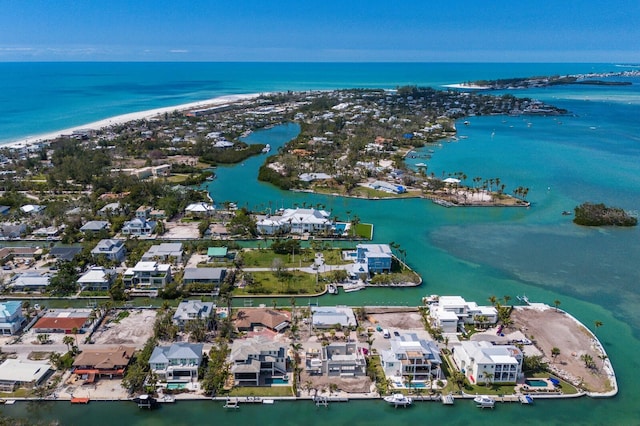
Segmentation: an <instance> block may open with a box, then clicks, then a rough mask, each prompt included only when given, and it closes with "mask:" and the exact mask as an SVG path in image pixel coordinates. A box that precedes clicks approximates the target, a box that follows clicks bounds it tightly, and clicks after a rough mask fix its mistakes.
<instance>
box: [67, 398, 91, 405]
mask: <svg viewBox="0 0 640 426" xmlns="http://www.w3.org/2000/svg"><path fill="white" fill-rule="evenodd" d="M71 403H72V404H88V403H89V398H80V397H74V398H71Z"/></svg>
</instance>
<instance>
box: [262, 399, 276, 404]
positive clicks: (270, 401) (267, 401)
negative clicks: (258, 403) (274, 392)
mask: <svg viewBox="0 0 640 426" xmlns="http://www.w3.org/2000/svg"><path fill="white" fill-rule="evenodd" d="M262 403H263V404H267V405H272V404H274V403H275V400H273V399H263V400H262Z"/></svg>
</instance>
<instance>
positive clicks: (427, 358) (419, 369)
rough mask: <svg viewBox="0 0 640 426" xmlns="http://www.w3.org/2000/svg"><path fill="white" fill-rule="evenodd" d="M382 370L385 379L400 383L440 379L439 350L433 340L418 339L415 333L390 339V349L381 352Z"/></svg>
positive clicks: (440, 361) (440, 360) (440, 362)
mask: <svg viewBox="0 0 640 426" xmlns="http://www.w3.org/2000/svg"><path fill="white" fill-rule="evenodd" d="M380 355H381V356H380V359H381V362H382V368H383V370H384V374H385V375H386V376H387V378H392V377H393V378H395V379H396V380H400V381H401V382H402V381H404V380H406V379H409V380H410V381H411V382H413V383H415V382H426V381H430V380H431V379H432V378H439V377H440V365H441V364H442V359H441V358H440V349H439V348H438V345H437V344H436V343H435V342H434V341H433V340H425V339H420V338H418V336H417V334H415V333H406V334H401V335H400V336H398V337H394V338H392V339H391V348H390V349H389V350H388V351H384V350H383V351H381V353H380Z"/></svg>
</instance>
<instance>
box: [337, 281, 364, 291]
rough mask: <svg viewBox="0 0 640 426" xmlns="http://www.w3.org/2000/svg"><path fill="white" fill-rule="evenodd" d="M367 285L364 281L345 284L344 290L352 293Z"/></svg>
mask: <svg viewBox="0 0 640 426" xmlns="http://www.w3.org/2000/svg"><path fill="white" fill-rule="evenodd" d="M365 287H366V285H365V284H364V283H363V282H358V283H355V284H343V286H342V290H343V291H344V292H345V293H351V292H352V291H358V290H364V289H365Z"/></svg>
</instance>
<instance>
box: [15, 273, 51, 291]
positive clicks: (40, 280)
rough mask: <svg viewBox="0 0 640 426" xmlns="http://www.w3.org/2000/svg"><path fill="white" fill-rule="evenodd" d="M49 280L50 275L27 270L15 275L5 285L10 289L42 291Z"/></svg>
mask: <svg viewBox="0 0 640 426" xmlns="http://www.w3.org/2000/svg"><path fill="white" fill-rule="evenodd" d="M50 282H51V275H48V274H44V275H41V274H40V273H39V272H35V271H29V272H23V273H22V274H18V275H15V276H14V277H13V278H11V281H10V282H9V284H8V285H7V287H9V288H10V289H11V290H12V291H24V292H29V291H33V292H43V291H45V290H46V289H47V286H48V285H49V283H50Z"/></svg>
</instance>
